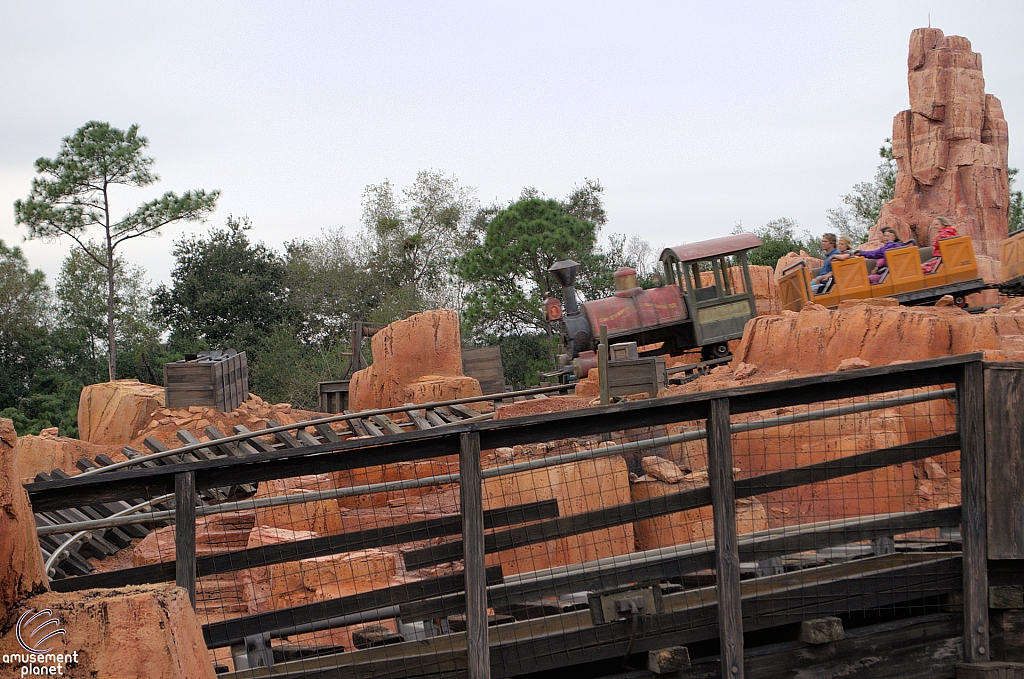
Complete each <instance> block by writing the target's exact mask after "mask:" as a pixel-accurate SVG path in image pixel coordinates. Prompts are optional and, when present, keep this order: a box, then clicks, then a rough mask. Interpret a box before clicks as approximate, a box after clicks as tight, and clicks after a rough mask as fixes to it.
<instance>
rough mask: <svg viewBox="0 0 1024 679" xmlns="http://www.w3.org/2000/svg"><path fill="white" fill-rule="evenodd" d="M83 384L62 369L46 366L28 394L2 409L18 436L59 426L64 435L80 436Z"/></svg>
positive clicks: (1, 412) (2, 415) (2, 414)
mask: <svg viewBox="0 0 1024 679" xmlns="http://www.w3.org/2000/svg"><path fill="white" fill-rule="evenodd" d="M81 392H82V384H81V383H80V382H77V381H76V380H74V379H72V378H70V377H68V376H67V375H65V374H64V373H63V372H61V371H59V370H52V369H50V370H46V371H44V372H42V373H41V374H39V375H36V376H35V377H33V379H32V383H31V386H30V388H29V390H28V393H27V395H26V396H25V397H24V398H22V399H21V400H19V402H18V405H17V406H16V407H14V406H12V407H8V408H4V409H3V410H0V417H5V418H8V419H10V420H12V421H13V422H14V428H15V430H16V431H17V432H18V435H19V436H26V435H29V434H38V433H39V432H40V431H42V430H43V429H48V428H50V427H57V428H58V430H59V432H58V433H59V434H60V435H61V436H71V437H77V436H78V397H79V394H81Z"/></svg>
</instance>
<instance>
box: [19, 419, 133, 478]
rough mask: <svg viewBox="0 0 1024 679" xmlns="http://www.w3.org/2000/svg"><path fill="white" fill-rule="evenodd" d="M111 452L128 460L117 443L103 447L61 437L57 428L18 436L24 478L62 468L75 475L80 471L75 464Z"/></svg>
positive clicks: (21, 474) (110, 453)
mask: <svg viewBox="0 0 1024 679" xmlns="http://www.w3.org/2000/svg"><path fill="white" fill-rule="evenodd" d="M101 453H102V454H105V455H109V456H110V457H111V459H113V460H114V461H115V462H120V461H121V460H124V459H126V458H125V457H124V455H122V454H121V452H120V450H119V448H118V447H117V446H103V445H99V444H95V443H89V442H88V441H82V440H80V439H73V438H68V437H66V436H58V435H57V428H56V427H53V428H52V429H44V430H42V431H41V432H39V436H22V437H20V438H19V439H18V474H19V475H20V476H19V478H21V479H29V478H33V477H34V476H35V475H36V474H38V473H40V472H45V473H49V472H50V471H51V470H53V469H61V470H63V471H65V472H67V473H68V474H71V475H72V476H74V475H75V474H79V473H81V471H82V470H80V469H79V468H78V467H76V466H75V464H76V463H77V462H78V461H79V460H80V459H82V458H83V457H87V458H89V459H92V458H94V457H96V455H99V454H101Z"/></svg>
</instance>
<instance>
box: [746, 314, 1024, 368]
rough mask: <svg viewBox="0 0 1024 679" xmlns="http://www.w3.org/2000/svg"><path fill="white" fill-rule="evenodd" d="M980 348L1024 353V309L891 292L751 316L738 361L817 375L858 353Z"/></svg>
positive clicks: (873, 358)
mask: <svg viewBox="0 0 1024 679" xmlns="http://www.w3.org/2000/svg"><path fill="white" fill-rule="evenodd" d="M973 351H986V352H990V353H989V354H987V355H986V358H989V359H991V360H1020V359H1022V358H1024V313H1019V312H1018V311H1017V310H1016V308H1015V307H1004V308H1003V309H993V310H990V312H989V313H985V314H980V315H973V314H969V313H967V312H966V311H963V310H961V309H959V308H957V307H901V306H897V305H895V300H892V299H885V298H883V299H873V300H854V301H850V302H843V303H841V304H840V305H839V308H838V309H835V310H832V311H830V310H828V309H826V308H825V307H823V306H820V305H818V304H807V305H805V306H804V308H803V309H802V310H801V311H800V313H793V312H785V313H783V315H781V316H760V317H758V318H754V319H751V320H750V321H749V322H748V323H747V327H746V329H745V331H744V334H743V341H742V342H741V343H740V346H739V349H738V351H737V352H736V358H735V359H734V361H733V366H734V367H735V366H737V365H738V364H740V363H748V364H752V365H755V366H757V368H758V369H759V370H760V371H761V372H762V373H765V374H767V375H774V374H776V373H778V372H779V371H783V370H785V371H788V372H790V373H793V374H796V373H799V374H815V373H829V372H835V371H836V370H837V369H839V367H840V365H841V364H842V363H843V361H845V360H847V359H853V358H859V359H862V360H863V361H866V362H867V364H868V365H871V366H881V365H888V364H889V363H892V362H893V361H919V360H924V359H929V358H940V357H942V356H954V355H958V354H967V353H971V352H973ZM847 365H849V364H847ZM790 376H791V377H792V376H793V375H792V374H791V375H790Z"/></svg>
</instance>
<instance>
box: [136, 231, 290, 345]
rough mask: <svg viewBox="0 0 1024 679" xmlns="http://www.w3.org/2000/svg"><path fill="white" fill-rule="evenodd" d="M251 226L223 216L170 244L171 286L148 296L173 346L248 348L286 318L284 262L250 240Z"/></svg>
mask: <svg viewBox="0 0 1024 679" xmlns="http://www.w3.org/2000/svg"><path fill="white" fill-rule="evenodd" d="M251 228H252V225H251V224H250V223H249V220H248V218H246V217H242V218H241V219H235V218H234V217H228V219H227V224H226V225H225V227H223V228H213V229H211V230H210V232H209V234H207V235H206V236H195V235H193V236H184V237H182V238H181V240H179V241H177V242H176V243H175V247H174V257H175V264H174V269H172V271H171V281H172V283H171V287H170V288H168V287H167V286H166V285H161V286H160V287H159V288H157V290H156V293H155V294H154V300H153V308H154V311H155V313H156V315H157V316H158V317H160V318H161V319H163V320H164V321H166V323H167V325H168V326H169V327H170V328H171V338H170V347H171V348H172V349H174V350H178V351H191V350H196V349H201V348H214V349H227V348H234V349H238V350H239V351H243V350H247V351H250V352H251V351H254V350H258V347H259V343H260V339H261V338H263V337H266V336H268V335H270V334H271V333H272V332H273V331H274V329H275V328H276V327H277V326H279V325H282V324H286V323H287V322H288V321H289V320H291V319H290V310H289V307H288V303H287V288H286V281H287V276H288V272H287V269H286V266H285V262H284V260H283V259H282V258H281V256H280V255H278V254H277V253H276V252H274V251H273V250H272V249H270V248H268V247H267V246H265V245H264V244H263V243H257V244H253V243H251V242H250V241H249V238H248V236H247V235H246V232H247V231H249V230H250V229H251Z"/></svg>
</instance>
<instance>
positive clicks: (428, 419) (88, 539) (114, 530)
mask: <svg viewBox="0 0 1024 679" xmlns="http://www.w3.org/2000/svg"><path fill="white" fill-rule="evenodd" d="M569 389H572V386H571V385H556V386H549V387H539V388H536V389H525V390H522V391H516V392H507V393H502V394H485V395H483V396H475V397H469V398H461V399H451V400H448V401H438V402H433V403H425V404H419V405H414V404H406V405H404V406H398V407H394V408H381V409H375V410H364V411H360V412H351V411H349V412H346V413H342V414H339V415H332V416H330V417H324V418H319V419H315V420H308V421H304V422H297V423H295V424H281V423H279V422H277V421H276V420H267V425H268V426H267V427H266V428H265V429H260V430H256V431H250V430H249V429H248V428H246V427H244V426H242V425H237V426H235V427H234V434H232V435H227V434H225V433H224V432H222V431H221V430H220V429H218V428H217V427H215V426H209V427H206V429H204V430H203V434H204V435H205V436H206V438H207V440H206V441H202V440H200V439H199V438H198V437H197V436H196V435H195V434H193V433H191V432H189V431H185V430H179V431H178V432H177V438H178V440H179V441H181V443H182V444H183V445H182V446H180V447H178V448H173V449H171V448H168V447H167V446H165V445H164V444H163V443H162V442H160V441H159V440H157V439H156V438H154V437H149V438H146V439H145V441H144V444H145V446H146V448H148V449H149V451H150V452H149V453H148V454H144V453H142V452H141V451H138V450H136V449H134V448H131V447H130V446H125V447H124V448H122V449H121V452H122V453H123V454H124V456H125V457H126V458H128V459H127V460H125V461H122V462H115V461H114V460H112V459H111V458H110V457H109V456H107V455H104V454H100V455H96V456H95V457H94V458H92V459H89V458H85V457H83V458H81V459H79V460H78V462H77V463H76V464H75V466H76V467H78V468H79V469H80V470H81V471H82V474H80V475H79V476H85V475H91V474H100V473H104V472H109V471H113V470H117V469H124V468H128V467H147V468H154V467H160V466H166V465H175V464H181V463H185V462H198V461H201V460H215V459H218V458H225V457H235V458H244V457H246V456H248V455H254V454H258V453H265V452H272V451H275V450H284V449H288V448H304V447H306V446H316V445H321V444H323V443H330V442H335V441H340V440H342V439H343V438H349V437H353V436H372V437H376V436H390V435H393V434H400V433H402V432H403V431H406V430H409V429H416V430H424V429H433V428H437V427H445V426H448V425H450V424H457V423H462V422H469V421H479V420H485V419H489V418H491V417H493V413H483V414H481V413H480V412H478V411H476V410H474V409H472V408H470V407H468V406H469V405H470V404H473V403H486V402H488V401H502V400H508V401H519V400H526V399H542V398H547V394H549V393H555V392H564V391H568V390H569ZM397 413H401V414H404V415H405V416H406V418H407V421H402V422H399V421H396V420H394V419H392V418H391V417H389V416H390V415H395V414H397ZM338 422H340V423H345V425H346V427H347V430H343V431H341V432H339V431H336V430H335V429H334V428H333V427H332V426H331V424H333V423H338ZM310 429H312V431H310ZM268 436H273V437H274V440H273V442H270V441H268V440H267V439H266V438H264V437H268ZM67 478H71V475H70V474H68V473H67V472H65V471H64V470H62V469H54V470H52V471H51V472H49V473H48V474H47V473H45V472H41V473H39V474H37V475H36V476H35V480H36V481H51V480H54V479H67ZM255 494H256V486H255V484H245V485H242V486H231V487H227V488H210V489H207V490H204V491H202V492H201V493H200V497H201V499H202V500H203V501H204V502H205V503H207V504H219V503H223V502H226V501H229V500H238V499H244V498H248V497H252V496H253V495H255ZM171 509H173V497H171V496H162V497H159V498H154V499H142V498H139V499H136V500H133V501H130V502H126V501H121V502H110V503H104V504H102V505H94V506H88V507H80V508H74V509H62V510H58V511H50V512H38V513H36V515H35V518H36V526H37V528H43V527H45V528H46V530H45V531H44V532H45V534H43V535H40V536H39V545H40V548H41V550H42V553H43V558H44V559H45V560H46V569H47V575H48V576H49V577H50V579H51V580H56V579H61V578H65V577H68V576H72V575H87V574H88V573H91V572H92V571H93V570H95V566H94V565H93V564H92V563H91V562H90V561H89V558H94V559H97V560H104V559H107V558H109V557H112V556H114V555H115V554H117V553H118V552H119V551H120V550H122V549H123V548H125V547H127V546H128V545H129V544H131V542H132V541H133V540H137V539H141V538H144V537H146V535H148V534H149V532H150V531H151V530H153V529H156V528H160V527H162V526H167V525H169V524H170V520H169V519H168V518H162V517H161V518H154V520H152V521H149V522H146V523H132V524H128V525H119V526H109V527H104V528H95V529H86V530H76V529H74V528H71V529H69V532H66V533H56V532H53V531H54V527H57V526H61V525H63V524H78V523H81V522H83V521H96V520H101V519H112V518H118V517H122V516H128V515H131V514H135V513H141V512H142V511H143V510H147V511H148V512H160V511H169V510H171Z"/></svg>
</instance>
